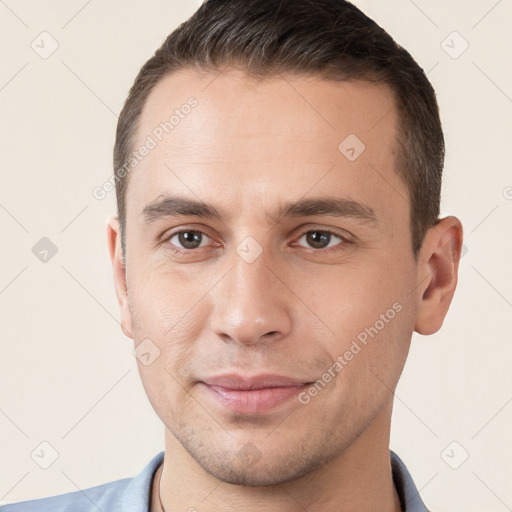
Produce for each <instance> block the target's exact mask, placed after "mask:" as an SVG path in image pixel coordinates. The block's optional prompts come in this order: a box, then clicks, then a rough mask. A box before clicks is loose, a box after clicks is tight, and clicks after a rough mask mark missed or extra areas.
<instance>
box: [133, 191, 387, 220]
mask: <svg viewBox="0 0 512 512" xmlns="http://www.w3.org/2000/svg"><path fill="white" fill-rule="evenodd" d="M141 213H142V216H143V219H144V222H145V223H146V224H150V223H152V222H155V221H156V220H159V219H164V218H169V217H177V216H187V217H202V218H212V219H218V220H222V219H224V218H227V217H228V215H227V214H226V212H224V211H223V210H220V209H217V208H216V207H215V206H214V205H213V204H210V203H206V202H203V201H198V200H195V199H189V198H186V197H182V196H169V195H161V196H158V197H157V198H156V199H155V200H154V201H152V202H150V203H148V204H147V205H146V206H145V207H144V208H143V210H142V212H141ZM269 216H270V215H269ZM309 216H323V217H351V218H355V219H357V220H359V221H362V222H363V223H366V224H377V216H376V214H375V211H374V210H373V209H372V208H370V207H369V206H367V205H365V204H364V203H361V202H358V201H354V200H352V199H348V198H337V197H319V198H309V199H299V200H298V201H295V202H285V203H283V204H281V205H280V206H279V208H278V210H277V213H276V214H275V215H273V216H270V217H271V218H272V219H273V220H274V221H276V220H280V219H282V218H283V217H309ZM276 218H277V219H276Z"/></svg>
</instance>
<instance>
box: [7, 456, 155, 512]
mask: <svg viewBox="0 0 512 512" xmlns="http://www.w3.org/2000/svg"><path fill="white" fill-rule="evenodd" d="M163 458H164V452H160V453H159V454H158V455H156V456H155V457H153V459H151V461H150V462H149V463H148V464H147V465H146V466H145V467H144V468H143V469H142V471H141V472H140V473H139V474H138V475H136V476H135V477H133V478H123V479H121V480H116V481H114V482H108V483H105V484H101V485H96V486H94V487H89V488H87V489H81V490H78V491H73V492H69V493H66V494H59V495H57V496H49V497H47V498H39V499H35V500H27V501H20V502H18V503H11V504H9V505H3V506H0V512H91V511H97V510H101V511H102V512H148V509H149V500H150V491H151V484H152V482H153V476H154V474H155V472H156V470H157V469H158V467H159V466H160V464H161V463H162V461H163Z"/></svg>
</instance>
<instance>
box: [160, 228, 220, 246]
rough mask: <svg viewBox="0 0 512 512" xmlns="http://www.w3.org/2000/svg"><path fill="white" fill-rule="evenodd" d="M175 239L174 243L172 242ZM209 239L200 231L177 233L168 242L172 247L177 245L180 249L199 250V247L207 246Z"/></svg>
mask: <svg viewBox="0 0 512 512" xmlns="http://www.w3.org/2000/svg"><path fill="white" fill-rule="evenodd" d="M174 239H176V241H173V240H174ZM208 240H210V237H208V236H206V235H205V234H204V233H202V232H201V231H193V230H189V231H180V232H179V233H175V234H174V235H172V236H171V237H170V238H169V242H171V243H172V244H173V245H178V244H179V245H178V247H179V248H182V249H199V248H200V247H204V246H205V245H207V242H208Z"/></svg>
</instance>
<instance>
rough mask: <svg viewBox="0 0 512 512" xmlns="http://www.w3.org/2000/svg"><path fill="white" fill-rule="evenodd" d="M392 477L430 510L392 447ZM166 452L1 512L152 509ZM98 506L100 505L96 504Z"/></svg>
mask: <svg viewBox="0 0 512 512" xmlns="http://www.w3.org/2000/svg"><path fill="white" fill-rule="evenodd" d="M389 453H390V458H391V468H392V473H393V481H394V483H395V487H396V490H397V492H398V495H399V497H400V502H401V505H402V510H403V511H404V512H429V511H428V509H427V507H426V506H425V504H424V503H423V501H422V500H421V497H420V495H419V492H418V490H417V489H416V486H415V485H414V482H413V480H412V477H411V475H410V473H409V471H408V470H407V468H406V467H405V464H404V463H403V462H402V460H401V459H400V457H398V455H397V454H396V453H394V452H393V451H392V450H389ZM163 460H164V452H160V453H159V454H158V455H155V457H153V459H151V461H150V462H149V464H147V465H146V467H144V469H143V470H142V471H141V472H140V473H139V474H138V475H137V476H135V477H133V478H123V479H122V480H116V481H115V482H109V483H106V484H102V485H97V486H95V487H89V488H88V489H84V490H81V491H73V492H69V493H66V494H59V495H57V496H50V497H48V498H40V499H35V500H28V501H21V502H18V503H12V504H10V505H3V506H1V507H0V512H91V511H93V510H101V511H102V512H149V506H150V497H151V488H152V483H153V477H154V475H155V473H156V470H157V469H158V467H159V466H160V464H161V463H162V462H163ZM96 507H97V508H96Z"/></svg>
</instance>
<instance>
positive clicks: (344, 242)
mask: <svg viewBox="0 0 512 512" xmlns="http://www.w3.org/2000/svg"><path fill="white" fill-rule="evenodd" d="M188 232H192V233H200V234H201V235H204V236H206V237H208V238H211V237H209V236H208V234H207V233H205V232H204V231H201V230H200V229H182V230H180V231H175V232H173V233H170V234H169V235H168V236H166V237H165V238H164V240H162V242H163V243H167V245H166V249H169V250H170V251H172V252H174V253H176V254H190V253H192V252H195V251H197V250H198V249H197V248H196V249H181V248H179V247H176V246H173V245H172V244H170V243H168V242H169V241H170V240H171V238H173V237H174V236H176V235H179V234H181V233H188ZM315 232H319V233H327V234H329V235H333V236H335V237H338V238H340V239H341V242H340V243H338V244H336V245H335V246H334V247H327V248H325V249H313V248H311V247H310V248H309V249H310V250H311V251H313V252H315V253H321V254H328V253H331V252H335V251H340V250H343V248H340V247H339V246H340V245H341V246H345V245H349V244H351V243H353V242H352V241H351V240H348V239H347V238H345V237H344V236H343V235H340V234H339V233H337V232H335V231H332V230H329V229H308V230H307V231H304V232H303V233H302V234H301V235H300V236H299V237H298V238H297V240H300V239H301V238H302V237H303V236H304V235H307V234H308V233H315ZM300 247H302V246H300ZM199 249H201V248H199Z"/></svg>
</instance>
